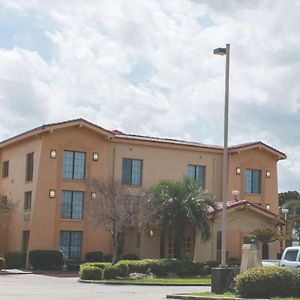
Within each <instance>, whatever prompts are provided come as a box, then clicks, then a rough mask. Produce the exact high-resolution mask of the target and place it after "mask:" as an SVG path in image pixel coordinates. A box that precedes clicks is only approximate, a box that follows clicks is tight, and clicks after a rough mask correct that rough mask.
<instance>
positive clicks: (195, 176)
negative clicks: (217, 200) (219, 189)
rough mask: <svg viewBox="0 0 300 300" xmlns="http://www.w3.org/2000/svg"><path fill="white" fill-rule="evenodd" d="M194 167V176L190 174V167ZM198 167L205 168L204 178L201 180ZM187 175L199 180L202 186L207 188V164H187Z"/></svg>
mask: <svg viewBox="0 0 300 300" xmlns="http://www.w3.org/2000/svg"><path fill="white" fill-rule="evenodd" d="M191 167H193V168H194V170H193V173H194V175H193V177H191V176H190V172H189V168H191ZM197 168H199V169H200V168H201V169H202V170H203V179H202V180H201V181H200V180H199V179H200V178H197V174H198V172H197ZM187 176H188V177H190V178H192V180H194V181H196V182H198V183H199V184H200V186H201V188H202V189H203V190H204V189H205V184H206V166H205V165H193V164H188V165H187Z"/></svg>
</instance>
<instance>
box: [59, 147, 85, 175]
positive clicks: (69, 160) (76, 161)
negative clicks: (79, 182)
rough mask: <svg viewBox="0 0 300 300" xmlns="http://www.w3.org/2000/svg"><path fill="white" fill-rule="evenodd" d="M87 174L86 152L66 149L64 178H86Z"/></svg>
mask: <svg viewBox="0 0 300 300" xmlns="http://www.w3.org/2000/svg"><path fill="white" fill-rule="evenodd" d="M84 175H85V153H84V152H75V151H64V174H63V176H64V178H65V179H84Z"/></svg>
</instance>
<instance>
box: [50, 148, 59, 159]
mask: <svg viewBox="0 0 300 300" xmlns="http://www.w3.org/2000/svg"><path fill="white" fill-rule="evenodd" d="M56 155H57V152H56V150H54V149H51V150H50V158H56Z"/></svg>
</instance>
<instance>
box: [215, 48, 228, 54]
mask: <svg viewBox="0 0 300 300" xmlns="http://www.w3.org/2000/svg"><path fill="white" fill-rule="evenodd" d="M214 54H216V55H226V48H217V49H214Z"/></svg>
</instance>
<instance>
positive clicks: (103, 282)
mask: <svg viewBox="0 0 300 300" xmlns="http://www.w3.org/2000/svg"><path fill="white" fill-rule="evenodd" d="M78 282H81V283H94V284H110V285H148V286H149V285H150V286H151V285H152V286H211V285H210V284H207V283H187V284H182V283H156V282H148V283H146V282H145V283H140V282H128V281H127V282H122V281H109V280H105V281H104V280H84V279H78Z"/></svg>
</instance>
